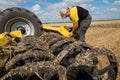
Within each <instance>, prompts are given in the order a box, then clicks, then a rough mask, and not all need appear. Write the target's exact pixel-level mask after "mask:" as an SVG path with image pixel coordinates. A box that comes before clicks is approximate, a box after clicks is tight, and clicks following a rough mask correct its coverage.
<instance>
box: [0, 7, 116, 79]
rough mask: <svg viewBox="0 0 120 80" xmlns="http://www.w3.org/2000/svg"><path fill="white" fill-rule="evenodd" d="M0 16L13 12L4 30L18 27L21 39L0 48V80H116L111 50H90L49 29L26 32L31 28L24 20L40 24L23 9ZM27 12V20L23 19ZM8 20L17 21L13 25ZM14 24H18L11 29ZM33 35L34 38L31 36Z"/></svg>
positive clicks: (86, 46) (13, 9) (90, 48)
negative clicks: (20, 30) (21, 35)
mask: <svg viewBox="0 0 120 80" xmlns="http://www.w3.org/2000/svg"><path fill="white" fill-rule="evenodd" d="M21 11H22V12H21ZM19 12H21V15H20V13H19ZM2 13H3V14H2V15H4V16H8V15H7V14H8V13H9V14H10V13H16V14H13V15H14V17H11V18H14V19H8V22H7V23H9V24H10V25H11V27H10V26H9V27H8V28H10V29H9V30H17V29H18V28H20V29H21V28H22V30H23V32H22V34H23V36H24V37H23V38H22V39H21V40H19V41H17V42H16V43H13V42H12V43H11V42H9V44H7V45H5V46H1V48H0V80H116V77H117V61H116V57H115V56H114V54H113V53H112V52H111V51H109V50H107V49H105V48H93V47H92V46H90V45H88V44H87V43H82V42H80V41H77V40H75V39H73V38H68V37H65V36H63V35H61V34H62V33H61V34H59V33H58V32H57V33H56V32H53V30H49V29H47V31H46V29H45V30H44V28H43V29H41V30H40V31H42V32H40V31H39V32H37V31H38V30H37V28H38V27H37V26H35V28H34V31H33V30H32V33H30V31H31V28H33V27H31V28H28V26H31V25H27V21H28V22H29V21H30V22H31V23H32V22H33V21H31V16H32V17H34V18H32V19H34V22H37V23H36V24H40V23H38V22H40V21H38V18H37V17H36V16H35V15H34V14H33V13H32V12H30V11H27V10H25V9H22V8H9V9H6V10H5V11H3V12H2ZM5 13H6V14H5ZM27 13H28V15H27V17H26V16H23V14H25V15H26V14H27ZM18 14H19V15H18ZM11 16H12V15H11ZM15 16H16V17H15ZM2 17H3V16H2ZM16 18H18V19H16ZM0 19H1V18H0ZM2 19H3V18H2ZM12 20H18V21H19V22H15V23H13V22H14V21H12ZM25 20H27V21H25ZM10 21H11V23H10ZM2 22H4V21H2ZM12 24H13V25H12ZM14 24H15V25H16V24H18V25H17V26H16V27H15V26H14ZM36 24H35V23H34V24H32V25H33V26H34V25H36ZM4 25H5V23H4ZM5 26H6V25H5ZM26 27H27V28H26ZM36 27H37V28H36ZM39 27H40V25H39ZM44 27H45V26H44ZM13 28H14V29H13ZM50 28H51V27H50ZM64 29H66V28H65V27H64ZM7 30H8V29H6V30H5V31H7ZM26 30H27V31H28V30H30V31H28V32H27V31H26ZM57 31H58V29H57ZM60 31H61V30H60ZM34 32H36V33H34ZM63 32H64V31H63ZM29 33H30V34H29ZM38 33H40V34H38ZM36 34H37V36H33V35H36ZM63 34H65V33H63ZM38 35H39V36H38Z"/></svg>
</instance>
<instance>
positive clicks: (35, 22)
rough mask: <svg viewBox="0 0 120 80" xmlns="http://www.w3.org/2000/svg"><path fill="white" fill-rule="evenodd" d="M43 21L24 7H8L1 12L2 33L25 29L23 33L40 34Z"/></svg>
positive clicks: (0, 26) (0, 31)
mask: <svg viewBox="0 0 120 80" xmlns="http://www.w3.org/2000/svg"><path fill="white" fill-rule="evenodd" d="M41 25H42V23H41V21H40V20H39V18H38V17H37V16H36V15H35V14H34V13H33V12H31V11H29V10H27V9H24V8H17V7H13V8H7V9H5V10H3V11H2V12H1V13H0V33H2V32H5V31H7V32H10V31H14V30H17V29H21V28H22V29H23V35H25V36H26V35H36V36H39V35H40V34H41V32H42V29H41Z"/></svg>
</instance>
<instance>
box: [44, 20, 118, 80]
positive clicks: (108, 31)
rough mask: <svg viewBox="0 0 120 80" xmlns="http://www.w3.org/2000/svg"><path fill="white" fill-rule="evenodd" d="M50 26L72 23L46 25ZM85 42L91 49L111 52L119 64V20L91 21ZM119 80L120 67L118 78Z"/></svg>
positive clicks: (70, 24)
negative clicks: (103, 49) (99, 48)
mask: <svg viewBox="0 0 120 80" xmlns="http://www.w3.org/2000/svg"><path fill="white" fill-rule="evenodd" d="M46 25H50V26H62V25H66V26H72V23H55V24H46ZM86 42H87V43H89V44H90V45H92V46H93V47H104V48H107V49H109V50H111V51H112V52H113V53H114V54H115V55H116V57H117V60H118V62H120V20H113V21H93V22H92V23H91V27H90V28H89V29H88V31H87V33H86ZM117 80H120V66H119V72H118V78H117Z"/></svg>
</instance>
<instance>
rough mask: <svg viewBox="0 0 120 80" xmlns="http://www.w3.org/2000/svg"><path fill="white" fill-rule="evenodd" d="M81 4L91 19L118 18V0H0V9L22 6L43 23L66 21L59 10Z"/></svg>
mask: <svg viewBox="0 0 120 80" xmlns="http://www.w3.org/2000/svg"><path fill="white" fill-rule="evenodd" d="M74 5H78V6H82V7H84V8H86V9H88V10H89V12H90V14H91V16H92V18H93V20H111V19H120V0H0V10H3V9H6V8H8V7H23V8H27V9H29V10H31V11H33V12H34V13H35V14H36V15H37V16H38V17H39V18H40V20H41V21H42V22H43V23H47V22H66V21H70V20H69V19H68V18H67V19H64V20H62V19H61V17H60V15H59V11H60V10H61V9H63V8H66V7H69V6H74Z"/></svg>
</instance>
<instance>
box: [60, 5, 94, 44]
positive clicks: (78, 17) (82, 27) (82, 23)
mask: <svg viewBox="0 0 120 80" xmlns="http://www.w3.org/2000/svg"><path fill="white" fill-rule="evenodd" d="M60 15H61V17H62V19H64V18H67V17H69V18H70V19H71V21H72V22H73V27H72V30H71V31H70V34H69V36H70V37H71V36H73V34H74V33H77V36H76V39H78V40H80V41H81V42H85V33H86V31H87V29H88V27H89V26H90V24H91V20H92V19H91V16H90V14H89V12H88V10H86V9H84V8H82V7H80V6H72V7H69V8H66V9H64V10H61V11H60Z"/></svg>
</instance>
